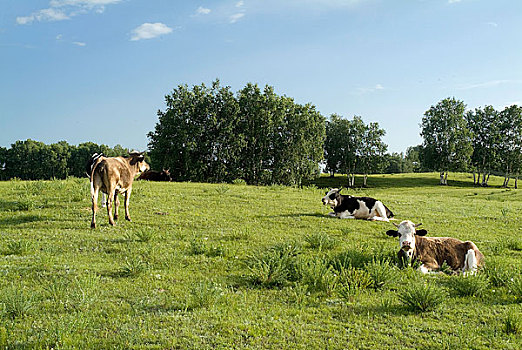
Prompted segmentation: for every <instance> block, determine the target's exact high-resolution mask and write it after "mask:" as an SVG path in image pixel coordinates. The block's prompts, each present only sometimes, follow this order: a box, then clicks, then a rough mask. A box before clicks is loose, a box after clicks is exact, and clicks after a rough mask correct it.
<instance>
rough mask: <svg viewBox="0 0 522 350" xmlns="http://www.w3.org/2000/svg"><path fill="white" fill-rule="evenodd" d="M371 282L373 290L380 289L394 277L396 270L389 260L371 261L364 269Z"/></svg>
mask: <svg viewBox="0 0 522 350" xmlns="http://www.w3.org/2000/svg"><path fill="white" fill-rule="evenodd" d="M364 269H365V270H366V272H367V273H368V275H369V276H370V278H371V280H372V287H373V288H374V289H376V290H377V289H382V288H383V287H384V285H385V284H386V283H388V282H389V281H390V280H392V279H393V278H394V277H395V276H396V270H395V269H394V267H393V266H392V265H391V263H390V261H389V260H376V259H374V260H372V261H371V262H369V263H367V264H366V266H365V267H364Z"/></svg>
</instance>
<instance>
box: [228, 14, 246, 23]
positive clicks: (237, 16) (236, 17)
mask: <svg viewBox="0 0 522 350" xmlns="http://www.w3.org/2000/svg"><path fill="white" fill-rule="evenodd" d="M243 17H245V14H244V13H235V14H233V15H232V16H230V18H229V19H230V23H236V22H237V21H239V20H240V19H241V18H243Z"/></svg>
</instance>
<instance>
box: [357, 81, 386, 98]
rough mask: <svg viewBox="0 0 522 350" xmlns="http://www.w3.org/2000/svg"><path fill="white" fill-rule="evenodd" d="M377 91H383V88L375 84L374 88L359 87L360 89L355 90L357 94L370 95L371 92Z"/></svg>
mask: <svg viewBox="0 0 522 350" xmlns="http://www.w3.org/2000/svg"><path fill="white" fill-rule="evenodd" d="M379 90H384V86H382V85H381V84H376V85H375V86H374V87H361V88H357V92H358V93H359V94H361V95H362V94H367V93H371V92H375V91H379Z"/></svg>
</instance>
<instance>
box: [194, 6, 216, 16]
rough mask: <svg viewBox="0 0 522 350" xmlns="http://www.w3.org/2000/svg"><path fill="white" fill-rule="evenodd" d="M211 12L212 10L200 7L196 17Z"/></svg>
mask: <svg viewBox="0 0 522 350" xmlns="http://www.w3.org/2000/svg"><path fill="white" fill-rule="evenodd" d="M211 11H212V10H211V9H208V8H205V7H203V6H200V7H198V9H197V10H196V15H208V14H209V13H210V12H211Z"/></svg>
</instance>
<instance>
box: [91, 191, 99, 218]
mask: <svg viewBox="0 0 522 350" xmlns="http://www.w3.org/2000/svg"><path fill="white" fill-rule="evenodd" d="M98 190H99V189H98V188H94V186H93V184H92V183H91V200H92V220H91V228H96V212H97V211H98Z"/></svg>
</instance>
